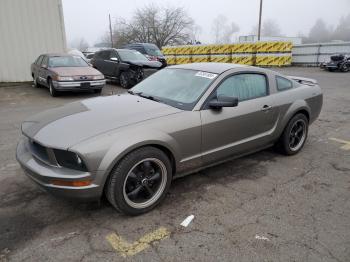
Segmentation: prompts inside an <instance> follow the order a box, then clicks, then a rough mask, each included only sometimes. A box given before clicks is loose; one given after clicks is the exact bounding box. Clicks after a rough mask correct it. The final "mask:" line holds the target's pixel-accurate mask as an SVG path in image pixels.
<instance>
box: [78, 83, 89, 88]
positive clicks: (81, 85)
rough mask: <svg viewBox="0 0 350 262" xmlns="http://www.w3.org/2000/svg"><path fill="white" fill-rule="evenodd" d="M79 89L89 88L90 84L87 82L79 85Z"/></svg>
mask: <svg viewBox="0 0 350 262" xmlns="http://www.w3.org/2000/svg"><path fill="white" fill-rule="evenodd" d="M80 87H82V88H89V87H90V83H89V82H86V83H80Z"/></svg>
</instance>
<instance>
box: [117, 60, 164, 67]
mask: <svg viewBox="0 0 350 262" xmlns="http://www.w3.org/2000/svg"><path fill="white" fill-rule="evenodd" d="M123 62H124V63H127V64H130V65H137V66H142V67H144V68H147V67H148V68H149V67H151V68H160V67H161V66H162V63H160V62H158V61H123Z"/></svg>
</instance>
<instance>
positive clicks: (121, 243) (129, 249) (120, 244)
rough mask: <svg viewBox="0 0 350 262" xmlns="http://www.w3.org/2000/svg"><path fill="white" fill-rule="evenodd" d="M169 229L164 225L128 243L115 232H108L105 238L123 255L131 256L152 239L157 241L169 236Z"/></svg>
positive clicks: (147, 244) (145, 246)
mask: <svg viewBox="0 0 350 262" xmlns="http://www.w3.org/2000/svg"><path fill="white" fill-rule="evenodd" d="M169 235H170V231H168V229H166V228H165V227H160V228H158V229H157V230H156V231H153V232H151V233H148V234H146V235H144V236H143V237H141V238H140V239H139V240H137V241H135V242H134V243H129V242H127V241H126V240H124V239H123V238H122V237H121V236H118V235H117V234H115V233H112V234H109V235H108V236H107V237H106V239H107V241H108V242H109V243H110V244H111V246H112V247H113V248H114V249H115V250H116V251H117V252H118V253H119V254H120V255H121V256H123V257H127V256H133V255H136V254H137V253H140V252H141V251H143V250H145V249H146V248H148V247H150V244H151V243H152V242H154V241H159V240H162V239H165V238H167V237H169Z"/></svg>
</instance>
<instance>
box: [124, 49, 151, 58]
mask: <svg viewBox="0 0 350 262" xmlns="http://www.w3.org/2000/svg"><path fill="white" fill-rule="evenodd" d="M118 54H119V56H120V58H121V59H122V60H123V61H148V59H147V58H146V57H145V56H144V55H143V54H141V53H140V52H138V51H135V50H126V49H125V50H119V51H118Z"/></svg>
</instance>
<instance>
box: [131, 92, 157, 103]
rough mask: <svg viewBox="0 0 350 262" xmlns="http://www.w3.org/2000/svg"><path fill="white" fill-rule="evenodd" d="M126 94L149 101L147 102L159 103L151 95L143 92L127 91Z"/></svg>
mask: <svg viewBox="0 0 350 262" xmlns="http://www.w3.org/2000/svg"><path fill="white" fill-rule="evenodd" d="M128 93H129V94H131V95H137V96H140V97H143V98H146V99H149V100H153V101H156V102H160V100H159V99H158V98H155V97H154V96H151V95H147V94H144V93H143V92H134V91H131V90H128Z"/></svg>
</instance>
